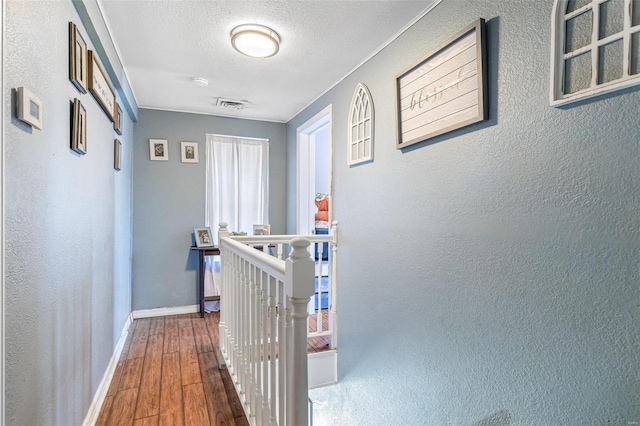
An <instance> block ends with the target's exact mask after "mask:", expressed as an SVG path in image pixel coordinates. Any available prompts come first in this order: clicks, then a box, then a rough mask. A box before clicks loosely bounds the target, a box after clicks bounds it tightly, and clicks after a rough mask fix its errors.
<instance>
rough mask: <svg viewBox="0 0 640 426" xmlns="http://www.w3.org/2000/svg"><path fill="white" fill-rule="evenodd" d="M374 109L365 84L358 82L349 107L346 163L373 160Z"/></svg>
mask: <svg viewBox="0 0 640 426" xmlns="http://www.w3.org/2000/svg"><path fill="white" fill-rule="evenodd" d="M373 132H374V111H373V101H372V99H371V93H370V92H369V89H368V88H367V86H365V85H364V84H362V83H358V84H357V86H356V90H355V92H354V93H353V98H352V99H351V108H349V144H348V146H349V153H348V155H347V158H348V160H347V164H348V165H350V166H351V165H354V164H359V163H364V162H367V161H373Z"/></svg>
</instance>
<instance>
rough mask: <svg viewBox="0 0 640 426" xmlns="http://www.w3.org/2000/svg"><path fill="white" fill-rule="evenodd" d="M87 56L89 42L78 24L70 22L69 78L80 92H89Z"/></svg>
mask: <svg viewBox="0 0 640 426" xmlns="http://www.w3.org/2000/svg"><path fill="white" fill-rule="evenodd" d="M87 58H88V49H87V42H86V41H84V38H83V37H82V34H80V30H78V27H77V26H76V24H74V23H73V22H69V80H71V82H72V83H73V85H74V86H75V87H76V89H78V91H80V93H87V84H88V70H87V66H88V62H87Z"/></svg>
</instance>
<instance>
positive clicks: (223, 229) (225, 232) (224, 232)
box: [218, 222, 229, 246]
mask: <svg viewBox="0 0 640 426" xmlns="http://www.w3.org/2000/svg"><path fill="white" fill-rule="evenodd" d="M228 225H229V224H228V223H227V222H220V224H219V226H220V228H219V229H218V246H220V240H221V239H222V238H224V237H228V236H229V228H227V226H228Z"/></svg>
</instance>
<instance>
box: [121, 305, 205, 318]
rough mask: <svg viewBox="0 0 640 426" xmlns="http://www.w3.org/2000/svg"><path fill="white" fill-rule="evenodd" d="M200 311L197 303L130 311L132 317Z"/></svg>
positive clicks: (151, 316)
mask: <svg viewBox="0 0 640 426" xmlns="http://www.w3.org/2000/svg"><path fill="white" fill-rule="evenodd" d="M194 312H200V306H199V305H187V306H174V307H172V308H153V309H141V310H138V311H133V312H131V316H132V317H133V319H140V318H153V317H164V316H166V315H180V314H192V313H194Z"/></svg>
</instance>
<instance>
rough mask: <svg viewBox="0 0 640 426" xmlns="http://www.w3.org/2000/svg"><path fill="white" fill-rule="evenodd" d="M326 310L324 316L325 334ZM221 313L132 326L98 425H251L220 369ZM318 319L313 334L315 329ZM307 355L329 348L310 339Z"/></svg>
mask: <svg viewBox="0 0 640 426" xmlns="http://www.w3.org/2000/svg"><path fill="white" fill-rule="evenodd" d="M328 318H329V317H328V311H327V310H323V311H322V322H323V324H324V326H323V327H324V329H325V330H326V329H327V327H328ZM219 321H220V314H219V313H218V312H213V313H208V314H205V317H204V318H200V315H199V314H195V313H194V314H184V315H174V316H167V317H156V318H143V319H137V320H134V321H133V324H132V325H131V329H130V330H129V336H128V338H127V341H126V342H125V345H124V348H123V350H122V354H121V356H120V360H119V362H118V365H117V367H116V370H115V373H114V375H113V379H112V381H111V384H110V386H109V390H108V392H107V396H106V398H105V401H104V404H103V406H102V410H101V411H100V415H99V417H98V421H97V422H96V425H97V426H127V425H131V426H165V425H166V426H204V425H229V426H231V425H242V426H244V425H248V424H249V423H248V422H247V418H246V417H245V415H244V411H243V409H242V405H241V403H240V400H239V399H238V396H237V394H236V391H235V388H234V386H233V382H232V380H231V377H230V376H229V372H228V371H227V370H219V369H218V358H217V356H218V355H217V354H218V353H219V352H218V348H219V343H218V333H219V332H218V324H219ZM316 324H317V323H316V316H315V315H312V316H311V317H310V318H309V329H310V330H311V331H314V330H316ZM307 347H308V351H309V353H313V352H322V351H326V350H328V349H329V338H328V337H326V336H325V337H315V338H311V339H309V342H308V345H307Z"/></svg>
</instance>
